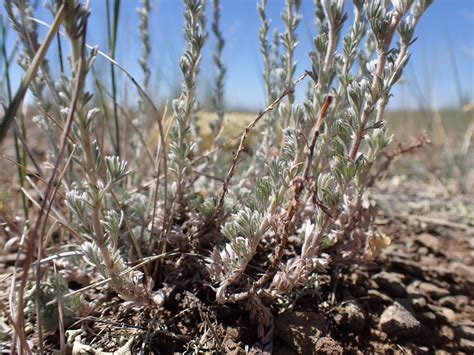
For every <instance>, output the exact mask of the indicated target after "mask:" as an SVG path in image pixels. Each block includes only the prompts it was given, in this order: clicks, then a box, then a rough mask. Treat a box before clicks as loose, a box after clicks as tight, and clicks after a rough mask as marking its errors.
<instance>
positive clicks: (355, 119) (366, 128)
mask: <svg viewBox="0 0 474 355" xmlns="http://www.w3.org/2000/svg"><path fill="white" fill-rule="evenodd" d="M353 3H354V20H353V22H352V24H351V25H350V26H349V27H348V30H347V32H346V33H345V34H343V33H342V29H343V24H344V23H345V22H346V21H347V19H348V16H347V14H346V13H345V12H344V4H345V2H344V0H320V1H315V14H316V23H317V26H318V30H319V33H318V35H317V36H316V38H315V39H314V41H313V44H314V50H313V51H312V52H310V53H309V56H310V59H311V65H312V67H311V70H308V71H307V74H308V76H309V77H310V78H311V80H312V82H311V87H310V92H309V100H307V101H306V102H304V104H303V105H295V104H294V102H293V101H292V97H291V96H290V98H289V101H288V102H286V101H285V100H284V101H282V102H281V103H280V104H279V106H278V111H276V113H272V115H271V116H268V118H267V121H264V124H263V127H262V131H263V139H262V144H261V146H260V148H259V149H257V152H256V156H257V159H256V160H255V162H256V164H254V165H252V167H251V168H250V169H249V171H251V175H249V176H252V179H255V180H253V181H254V184H253V185H254V186H253V193H252V192H251V193H250V195H249V196H251V197H250V198H248V197H247V198H244V199H243V200H241V205H242V206H243V207H242V208H241V209H240V210H237V211H236V213H234V214H233V215H232V216H231V217H230V219H229V221H228V222H227V223H226V224H225V225H224V227H223V230H222V232H223V234H224V235H225V236H226V238H227V243H226V244H225V246H224V247H222V248H221V249H219V248H216V249H215V250H214V251H213V254H212V256H211V258H210V259H209V261H208V267H209V270H210V274H211V276H212V277H213V279H214V280H216V281H218V282H219V283H220V287H219V288H218V300H219V301H220V302H225V301H226V292H227V291H226V289H227V287H228V286H229V285H230V284H233V283H236V282H238V280H239V277H240V275H241V274H242V273H243V272H244V271H245V268H246V265H247V264H248V262H249V261H250V260H251V259H252V257H253V255H254V254H255V252H256V247H257V246H258V243H259V242H260V241H261V240H262V239H263V238H265V237H266V236H267V235H268V232H269V229H270V226H279V227H281V226H282V224H283V225H284V224H285V223H289V221H285V220H284V218H283V219H282V216H285V214H289V217H292V216H293V213H298V212H294V211H295V208H299V209H298V211H303V210H305V209H306V210H308V211H309V210H311V211H312V212H311V213H310V212H306V214H305V216H306V217H305V218H306V219H303V220H302V221H301V222H304V221H306V222H304V223H305V226H306V227H305V231H306V232H305V234H304V238H303V239H304V240H303V242H302V243H303V247H302V250H301V254H299V255H297V256H295V257H294V258H291V259H289V260H287V261H286V262H284V263H283V262H282V263H281V264H280V271H278V272H277V274H276V275H275V277H274V279H273V282H272V284H271V286H270V292H277V293H280V294H281V293H287V292H290V291H291V290H292V289H293V288H294V287H296V286H298V285H301V284H302V283H304V282H305V280H308V278H309V277H310V275H311V273H312V272H313V271H314V270H319V269H321V268H324V267H326V266H327V265H328V257H327V256H323V257H321V250H323V249H325V248H327V247H328V246H329V245H338V244H341V257H343V258H344V257H347V256H348V255H351V257H354V258H356V259H357V260H363V259H364V258H370V257H372V256H373V255H372V254H371V253H370V252H368V251H367V250H369V249H371V248H370V247H369V246H370V243H373V242H376V243H379V244H380V243H381V245H382V244H383V243H385V241H384V240H383V238H382V237H380V235H379V234H378V233H377V231H376V230H374V229H373V228H372V226H371V225H370V222H368V221H370V217H369V216H370V212H368V210H366V209H364V208H363V207H362V202H361V201H362V200H363V198H364V196H365V195H364V193H365V187H366V184H367V180H368V179H367V177H368V174H369V173H370V168H371V167H372V166H373V165H374V164H375V162H376V160H377V158H378V157H379V156H380V154H381V152H382V151H383V150H384V149H385V148H386V147H387V146H388V145H389V144H390V142H391V135H390V134H389V133H388V131H387V129H386V127H385V122H384V120H383V113H384V110H385V107H386V105H387V103H388V100H389V98H390V92H391V90H392V88H393V86H394V85H395V84H396V82H397V81H398V80H399V79H400V77H401V76H402V74H403V69H404V67H405V66H406V63H407V61H408V60H409V56H410V55H409V50H408V48H409V46H410V45H411V44H412V43H413V41H414V30H415V27H416V24H417V21H418V19H419V17H420V16H421V14H422V13H423V12H424V11H425V10H426V8H427V6H428V5H429V4H430V3H431V1H412V0H394V1H393V2H392V4H391V5H387V4H386V2H383V1H379V0H374V1H361V0H354V1H353ZM285 4H286V6H285V9H284V12H283V15H282V19H283V22H284V25H285V32H284V33H283V34H281V37H280V38H281V40H282V42H281V44H282V47H283V54H282V56H281V58H280V60H279V61H272V56H271V51H272V48H271V45H270V43H269V41H268V39H267V37H268V30H269V27H270V20H269V19H268V18H267V14H266V10H265V5H266V1H262V2H261V3H259V6H258V12H259V16H260V18H261V20H262V27H261V30H260V33H259V38H260V48H261V52H262V55H263V63H264V72H263V78H264V83H265V92H266V95H267V100H271V98H272V97H274V96H272V95H274V94H273V93H274V87H276V86H277V85H281V83H284V85H288V83H290V82H291V81H292V80H294V79H293V74H294V73H295V68H296V64H295V63H293V61H292V59H291V58H292V54H293V52H292V51H293V50H294V48H295V46H296V43H297V42H296V36H295V30H296V27H297V25H298V23H299V21H300V17H299V14H298V6H299V4H298V2H295V1H291V0H289V1H287V2H286V3H285ZM396 31H398V32H399V34H400V43H399V45H398V48H397V47H395V48H392V47H394V44H393V43H392V42H393V38H394V34H395V32H396ZM341 40H342V46H339V43H340V42H341ZM338 48H341V50H340V51H339V50H338ZM328 103H329V110H328V111H327V112H324V111H323V107H324V106H325V105H327V104H328ZM288 114H290V115H288ZM321 115H323V116H324V117H322V119H323V120H322V121H321ZM289 116H290V117H293V119H291V120H288V119H287V118H288V117H289ZM317 122H319V123H318V128H315V125H316V123H317ZM268 123H271V124H272V125H273V126H276V125H277V124H279V125H281V127H282V129H283V137H282V138H283V139H282V141H281V143H277V142H276V140H275V135H274V131H272V130H271V128H268ZM269 138H270V139H269ZM312 140H314V143H312V145H310V142H311V141H312ZM275 143H276V150H275V149H274V150H273V152H274V153H273V156H272V157H270V150H269V147H270V146H271V145H273V144H275ZM310 158H311V159H310ZM255 166H264V167H265V170H264V171H262V170H261V169H255V168H254V167H255ZM303 167H304V168H303ZM303 171H304V173H303ZM303 174H305V175H303ZM243 176H244V180H245V178H246V175H245V174H243ZM255 177H257V178H255ZM302 178H303V180H305V182H304V188H303V189H304V191H303V193H302V194H303V195H302V197H301V196H300V194H301V191H300V190H297V189H296V187H295V188H294V187H293V186H297V182H298V181H301V179H302ZM298 179H300V180H298ZM295 183H296V185H295ZM293 191H294V193H295V194H296V195H294V196H293V198H294V199H293V200H292V199H291V197H292V194H291V193H292V192H293ZM297 191H299V192H297ZM231 194H232V192H231ZM235 197H236V196H235V195H234V198H235ZM302 201H304V202H302ZM299 203H301V204H302V205H301V206H299V205H298V204H299ZM290 213H291V214H290ZM308 218H309V219H308ZM358 218H359V219H363V221H364V222H363V227H359V228H355V225H356V224H357V223H358ZM296 220H297V221H298V219H296ZM250 227H252V228H253V229H250ZM275 228H278V227H275ZM342 236H344V238H347V240H354V241H357V242H354V243H352V244H351V243H348V242H347V241H345V240H343V239H341V238H342ZM379 238H382V239H379ZM377 240H379V241H378V242H377ZM380 240H383V241H382V242H380ZM368 245H369V246H368ZM347 248H352V250H351V251H350V252H348V251H347ZM354 248H355V249H354ZM343 250H344V251H343ZM224 264H225V265H224ZM226 275H227V276H226Z"/></svg>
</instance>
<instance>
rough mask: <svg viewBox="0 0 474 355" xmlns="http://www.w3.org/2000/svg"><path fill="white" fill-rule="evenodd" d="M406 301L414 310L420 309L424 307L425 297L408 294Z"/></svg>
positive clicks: (425, 303)
mask: <svg viewBox="0 0 474 355" xmlns="http://www.w3.org/2000/svg"><path fill="white" fill-rule="evenodd" d="M407 299H408V302H410V304H411V305H412V307H413V308H414V309H416V310H422V309H424V308H425V307H426V305H427V302H426V297H424V296H422V295H418V294H410V295H409V296H408V297H407Z"/></svg>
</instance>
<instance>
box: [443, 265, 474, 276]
mask: <svg viewBox="0 0 474 355" xmlns="http://www.w3.org/2000/svg"><path fill="white" fill-rule="evenodd" d="M449 266H450V268H451V269H452V270H453V271H454V272H455V273H456V274H458V275H459V276H461V277H464V278H465V279H467V280H474V270H473V268H472V267H470V266H468V265H466V264H464V263H460V262H459V261H453V262H450V263H449Z"/></svg>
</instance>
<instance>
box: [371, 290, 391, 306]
mask: <svg viewBox="0 0 474 355" xmlns="http://www.w3.org/2000/svg"><path fill="white" fill-rule="evenodd" d="M367 294H368V295H369V298H370V300H371V301H372V302H374V303H376V304H377V305H380V304H391V303H392V302H393V299H392V298H391V297H389V296H387V295H386V294H385V293H382V292H380V291H377V290H369V291H367Z"/></svg>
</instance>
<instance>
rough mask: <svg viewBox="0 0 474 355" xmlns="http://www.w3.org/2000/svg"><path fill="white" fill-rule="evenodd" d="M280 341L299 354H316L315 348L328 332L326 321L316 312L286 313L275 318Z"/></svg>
mask: <svg viewBox="0 0 474 355" xmlns="http://www.w3.org/2000/svg"><path fill="white" fill-rule="evenodd" d="M275 327H276V330H277V332H278V335H279V337H280V339H281V340H282V341H283V342H284V343H285V344H286V345H287V346H289V347H290V348H292V349H293V350H295V351H296V352H297V353H298V354H315V351H314V349H315V346H316V343H317V341H318V340H319V338H320V337H321V335H322V334H323V333H324V332H325V330H326V320H325V318H324V316H323V315H322V314H319V313H315V312H290V311H288V312H284V313H282V314H279V315H277V316H276V317H275Z"/></svg>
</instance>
